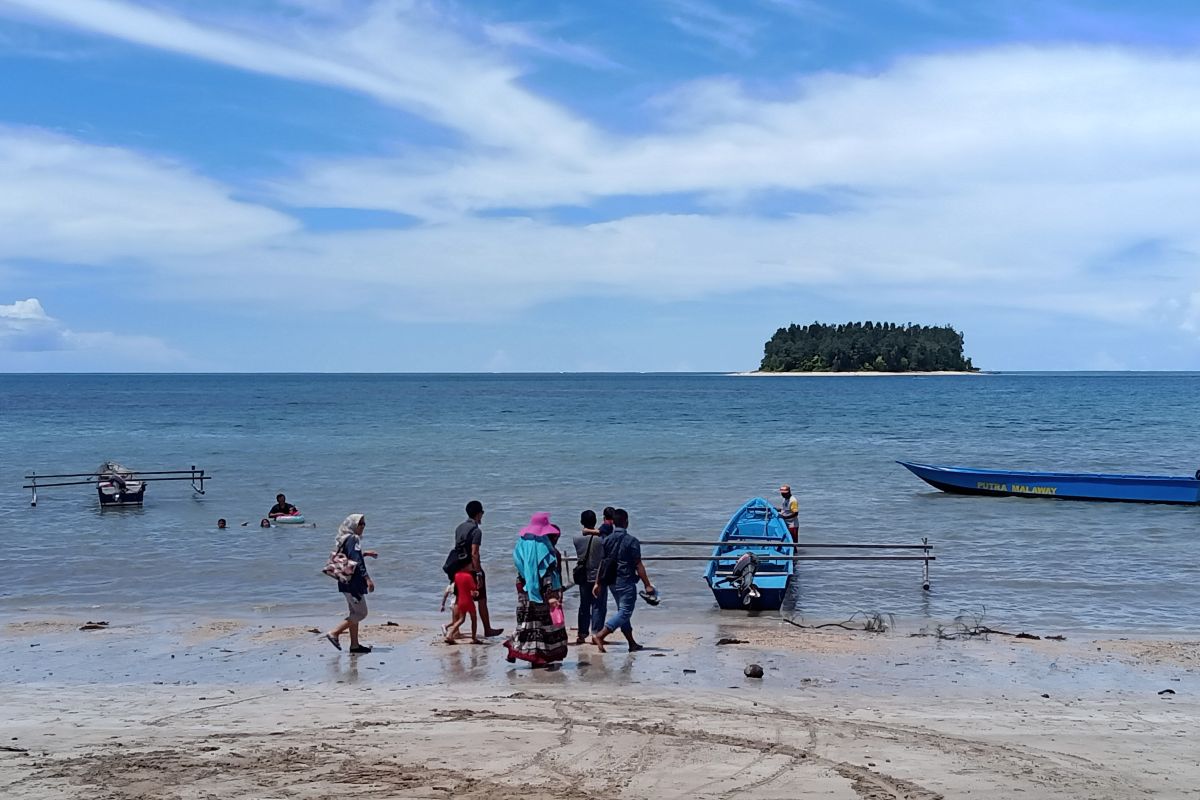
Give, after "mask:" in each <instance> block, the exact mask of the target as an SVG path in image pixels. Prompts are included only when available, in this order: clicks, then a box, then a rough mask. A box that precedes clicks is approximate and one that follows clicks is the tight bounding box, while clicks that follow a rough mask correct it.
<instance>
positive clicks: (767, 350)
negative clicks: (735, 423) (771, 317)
mask: <svg viewBox="0 0 1200 800" xmlns="http://www.w3.org/2000/svg"><path fill="white" fill-rule="evenodd" d="M759 371H760V372H772V373H779V372H978V370H977V369H976V368H975V367H974V366H973V365H972V364H971V359H969V358H966V357H964V355H963V335H962V334H961V333H959V332H958V331H956V330H955V329H954V328H952V327H951V326H949V325H943V326H933V325H913V324H912V323H906V324H904V325H897V324H896V323H894V322H848V323H846V324H844V325H825V324H822V323H820V322H814V323H812V324H811V325H789V326H788V327H786V328H780V329H779V330H777V331H775V335H774V336H772V337H771V338H770V340H769V341H768V342H767V343H766V345H765V346H764V347H763V359H762V364H761V365H760V366H759Z"/></svg>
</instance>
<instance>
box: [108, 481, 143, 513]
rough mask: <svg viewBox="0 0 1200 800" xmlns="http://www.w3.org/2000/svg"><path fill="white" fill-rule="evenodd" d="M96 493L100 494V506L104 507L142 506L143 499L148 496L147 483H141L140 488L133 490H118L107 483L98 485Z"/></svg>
mask: <svg viewBox="0 0 1200 800" xmlns="http://www.w3.org/2000/svg"><path fill="white" fill-rule="evenodd" d="M96 494H98V495H99V496H100V506H101V507H102V508H110V507H120V506H140V505H142V500H143V499H144V498H145V496H146V484H144V483H143V484H141V485H140V486H139V487H138V488H136V489H134V490H132V491H124V492H122V491H118V490H117V489H115V488H111V487H109V486H106V485H101V486H99V487H97V489H96Z"/></svg>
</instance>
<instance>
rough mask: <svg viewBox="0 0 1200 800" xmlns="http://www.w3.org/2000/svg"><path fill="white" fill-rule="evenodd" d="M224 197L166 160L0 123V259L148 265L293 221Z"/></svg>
mask: <svg viewBox="0 0 1200 800" xmlns="http://www.w3.org/2000/svg"><path fill="white" fill-rule="evenodd" d="M230 195H231V192H230V190H229V189H228V188H227V187H224V186H221V185H220V184H218V183H216V182H215V181H211V180H208V179H206V178H203V177H200V176H198V175H196V174H195V173H193V172H191V171H189V170H187V169H186V168H184V167H182V166H180V165H178V164H175V163H172V162H169V161H165V160H162V159H156V158H150V157H147V156H143V155H140V154H137V153H134V152H131V151H129V150H125V149H122V148H116V147H98V146H96V145H90V144H85V143H83V142H80V141H78V140H75V139H71V138H68V137H66V136H61V135H57V134H53V133H49V132H46V131H41V130H35V129H28V128H13V127H5V126H3V125H0V261H3V260H4V259H37V260H44V261H71V262H76V263H82V264H90V263H106V262H114V261H117V260H119V259H138V260H144V261H153V260H156V259H160V258H164V257H168V256H171V255H179V254H182V253H187V254H189V255H193V256H194V255H198V254H212V253H218V252H226V251H228V250H231V249H236V248H239V247H244V246H246V245H248V244H251V243H257V242H261V241H264V240H267V239H270V238H271V237H273V236H278V235H280V234H284V233H287V232H288V231H290V230H293V229H294V228H295V227H296V223H295V222H293V221H292V220H291V219H290V218H288V217H286V216H284V215H282V214H279V213H277V212H274V211H271V210H269V209H266V208H263V207H261V206H256V205H251V204H248V203H243V202H239V201H236V200H234V199H232V198H231V196H230Z"/></svg>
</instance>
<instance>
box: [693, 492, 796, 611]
mask: <svg viewBox="0 0 1200 800" xmlns="http://www.w3.org/2000/svg"><path fill="white" fill-rule="evenodd" d="M794 554H795V548H794V547H793V546H792V536H791V534H790V533H788V529H787V524H786V523H784V521H783V518H782V517H780V516H779V512H777V511H776V510H775V508H774V506H772V505H771V504H770V503H768V502H767V501H766V500H764V499H763V498H761V497H756V498H754V499H753V500H750V501H749V502H747V503H746V504H745V505H743V506H742V507H741V508H739V509H738V510H737V512H736V513H735V514H734V515H733V516H732V517H731V518H730V520H729V524H728V525H726V526H725V530H724V531H723V532H722V533H721V540H720V544H718V545H717V546H716V547H715V548H713V554H712V561H710V562H709V564H708V570H707V571H706V572H705V574H704V579H705V580H706V581H708V585H709V588H711V589H712V593H713V597H715V598H716V600H717V605H719V606H720V607H721V608H724V609H746V610H751V611H776V610H778V609H779V607H780V606H782V605H783V596H784V595H785V594H787V589H788V583H789V582H790V581H791V579H792V575H794V574H795V572H796V562H795V561H793V560H792V558H791V556H793V555H794Z"/></svg>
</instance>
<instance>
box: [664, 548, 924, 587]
mask: <svg viewBox="0 0 1200 800" xmlns="http://www.w3.org/2000/svg"><path fill="white" fill-rule="evenodd" d="M642 544H644V545H662V546H667V547H724V546H728V545H732V546H735V547H736V546H738V545H742V546H745V545H750V546H756V547H778V548H781V549H782V548H789V549H793V550H795V549H799V548H812V549H817V548H834V549H841V548H845V549H857V550H920V551H921V553H922V554H921V555H919V556H908V555H867V556H859V555H833V556H797V555H790V556H785V555H778V556H776V555H765V554H759V558H761V559H763V560H765V561H792V562H798V561H921V562H924V566H923V569H922V575H921V588H922V589H923V590H925V591H929V586H930V584H929V562H930V561H937V556H935V555H933V545H931V544H930V543H929V539H928V537H926V538H922V539H921V544H837V543H825V542H822V543H814V542H779V541H766V540H763V539H753V538H747V539H726V540H725V541H723V542H690V541H674V540H654V541H644V542H642ZM744 552H745V551H744V550H742V551H739V552H736V553H730V554H728V555H718V556H642V560H643V561H717V562H722V561H725V562H736V561H737V560H738V558H739V557H740V556H741V555H742V554H743V553H744ZM717 574H721V573H717ZM757 574H759V575H785V574H787V573H784V572H761V571H760V572H758V573H757Z"/></svg>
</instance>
